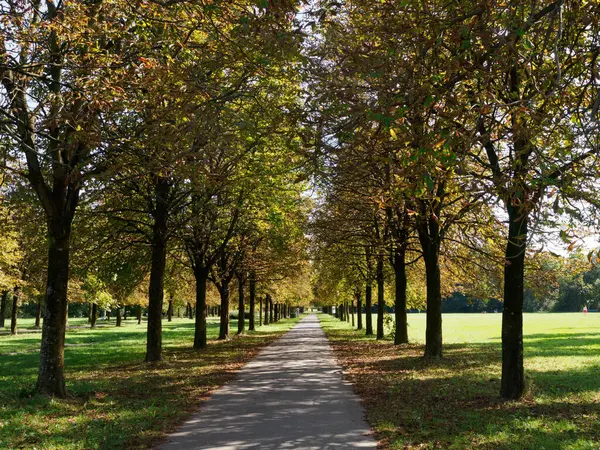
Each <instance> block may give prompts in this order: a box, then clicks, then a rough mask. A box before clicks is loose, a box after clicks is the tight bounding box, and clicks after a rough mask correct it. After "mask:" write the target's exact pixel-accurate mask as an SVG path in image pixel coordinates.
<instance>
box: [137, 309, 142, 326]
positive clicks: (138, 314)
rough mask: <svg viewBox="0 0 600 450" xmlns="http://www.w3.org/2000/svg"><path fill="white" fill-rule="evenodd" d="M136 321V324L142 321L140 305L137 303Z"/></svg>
mask: <svg viewBox="0 0 600 450" xmlns="http://www.w3.org/2000/svg"><path fill="white" fill-rule="evenodd" d="M137 321H138V325H139V324H141V323H142V305H138V309H137Z"/></svg>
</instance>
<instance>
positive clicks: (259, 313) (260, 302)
mask: <svg viewBox="0 0 600 450" xmlns="http://www.w3.org/2000/svg"><path fill="white" fill-rule="evenodd" d="M262 311H263V300H262V297H260V300H259V306H258V326H259V327H262V324H263V320H262Z"/></svg>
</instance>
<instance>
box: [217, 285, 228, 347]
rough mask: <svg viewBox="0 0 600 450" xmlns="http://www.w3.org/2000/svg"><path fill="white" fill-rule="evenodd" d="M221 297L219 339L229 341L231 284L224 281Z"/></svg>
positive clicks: (220, 292) (220, 289)
mask: <svg viewBox="0 0 600 450" xmlns="http://www.w3.org/2000/svg"><path fill="white" fill-rule="evenodd" d="M219 295H220V297H221V321H220V324H219V339H220V340H223V339H229V282H227V281H223V282H222V284H221V286H220V288H219Z"/></svg>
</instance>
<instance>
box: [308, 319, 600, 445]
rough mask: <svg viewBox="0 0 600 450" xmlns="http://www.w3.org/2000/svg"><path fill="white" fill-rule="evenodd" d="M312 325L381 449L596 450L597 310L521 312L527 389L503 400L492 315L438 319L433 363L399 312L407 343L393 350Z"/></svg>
mask: <svg viewBox="0 0 600 450" xmlns="http://www.w3.org/2000/svg"><path fill="white" fill-rule="evenodd" d="M320 319H321V323H322V324H323V327H324V329H325V331H326V333H327V335H328V337H329V339H330V340H331V343H332V345H333V347H334V350H335V354H336V356H337V358H338V361H339V362H340V363H341V364H342V366H343V367H344V369H345V373H346V377H347V378H348V379H349V380H350V381H351V382H353V383H354V388H355V390H356V392H357V393H358V394H359V395H360V397H361V399H362V401H363V404H364V406H365V408H366V412H367V419H368V421H369V422H370V424H371V425H372V426H373V428H374V429H375V430H376V432H377V434H378V437H379V438H380V439H381V440H382V445H383V448H389V449H531V450H549V449H557V450H558V449H578V450H583V449H590V450H591V449H594V450H597V449H599V448H600V314H587V315H585V316H584V315H583V314H582V313H573V314H525V317H524V331H525V370H526V377H527V381H528V386H529V387H528V392H527V395H526V396H525V397H524V398H523V399H522V400H520V401H511V402H504V401H502V400H500V398H499V390H500V375H501V365H500V358H501V353H500V324H501V314H445V315H444V318H443V326H444V342H445V344H446V345H445V355H444V358H443V359H442V360H441V361H439V362H433V363H427V362H425V361H424V360H423V359H422V358H421V356H422V354H423V341H424V336H425V314H410V315H409V317H408V320H409V338H410V339H411V342H413V343H412V344H409V345H404V346H398V347H396V346H394V345H393V344H392V342H391V341H390V340H389V339H386V340H384V341H381V342H377V341H375V339H374V338H365V337H364V331H360V332H359V331H355V330H353V329H352V328H351V326H350V325H349V324H347V323H343V322H340V321H339V320H337V319H335V318H333V317H330V316H328V315H324V314H321V315H320ZM373 324H374V330H375V327H376V325H375V324H376V321H375V317H373Z"/></svg>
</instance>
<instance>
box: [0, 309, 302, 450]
mask: <svg viewBox="0 0 600 450" xmlns="http://www.w3.org/2000/svg"><path fill="white" fill-rule="evenodd" d="M69 322H70V324H71V325H73V324H79V323H78V322H82V323H85V322H86V319H75V320H73V319H71V320H70V321H69ZM296 322H297V319H288V320H282V321H280V322H278V323H276V324H272V325H269V326H263V327H260V328H258V329H257V331H255V332H248V333H246V334H245V335H243V336H239V337H235V338H233V339H231V340H229V341H211V342H210V343H209V348H208V349H206V350H204V351H193V350H191V346H192V343H193V332H194V325H193V321H191V320H189V319H174V320H173V322H167V321H163V352H164V357H165V361H164V362H161V363H157V364H153V365H148V364H145V363H143V362H142V361H143V358H144V355H145V343H146V335H145V332H146V324H145V323H142V324H141V325H137V321H136V320H134V319H133V318H131V319H128V320H127V321H125V322H123V325H124V326H123V327H121V328H116V327H114V326H113V327H105V326H103V324H102V325H101V326H100V327H98V328H97V329H93V330H92V329H89V328H81V329H71V330H70V331H69V332H68V333H67V337H66V349H65V367H66V378H67V388H68V390H69V393H70V397H69V398H68V399H66V400H54V399H49V398H44V397H40V396H32V395H31V391H32V388H33V386H34V385H35V380H36V377H37V369H38V363H39V343H40V337H41V334H40V333H22V334H17V335H16V336H0V448H1V449H16V448H28V449H29V448H36V449H64V450H66V449H96V448H102V449H120V448H148V446H149V445H151V444H152V443H153V442H154V441H156V440H157V439H160V438H161V437H162V436H163V435H164V433H165V432H168V431H170V430H173V429H174V427H175V426H176V425H177V424H178V423H179V422H181V421H182V420H183V419H185V418H186V417H187V416H188V415H189V414H190V413H191V412H192V411H193V410H194V409H196V408H197V407H198V406H199V403H200V402H201V400H202V399H204V398H206V396H207V395H208V394H209V393H210V392H211V391H212V390H214V389H215V388H217V387H218V386H220V385H222V384H223V383H225V382H227V381H228V380H231V379H232V378H233V377H234V376H235V372H236V371H237V370H238V369H239V368H240V367H241V366H242V365H243V364H244V363H245V362H247V361H249V360H250V359H251V358H252V357H253V356H254V355H255V354H256V353H257V351H258V350H259V348H260V347H261V346H263V345H264V344H266V343H268V342H270V341H272V340H273V339H275V338H276V337H277V336H280V335H281V334H282V333H283V332H285V331H287V330H288V329H290V328H291V327H292V326H293V325H294V324H295V323H296ZM20 323H21V325H23V326H25V327H26V326H27V325H28V321H27V320H26V319H25V320H21V321H20ZM30 325H33V322H32V323H31V324H30ZM79 325H81V324H79ZM235 330H237V321H235V320H232V321H231V331H232V333H234V332H235ZM217 334H218V322H217V319H209V326H208V336H209V339H215V338H216V337H217Z"/></svg>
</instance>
